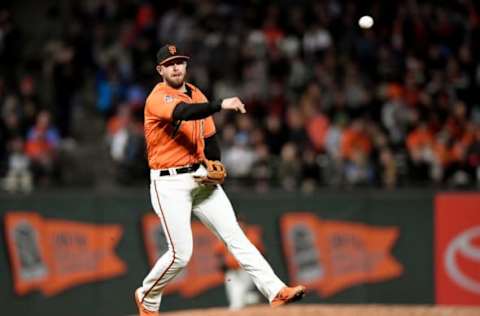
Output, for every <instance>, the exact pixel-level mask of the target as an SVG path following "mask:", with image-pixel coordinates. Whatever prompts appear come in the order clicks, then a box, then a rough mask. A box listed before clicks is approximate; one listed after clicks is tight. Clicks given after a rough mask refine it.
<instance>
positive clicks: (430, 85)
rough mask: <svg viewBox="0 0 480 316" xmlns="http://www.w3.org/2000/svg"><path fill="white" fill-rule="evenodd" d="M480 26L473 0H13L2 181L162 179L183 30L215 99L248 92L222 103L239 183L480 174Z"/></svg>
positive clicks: (4, 74) (219, 118)
mask: <svg viewBox="0 0 480 316" xmlns="http://www.w3.org/2000/svg"><path fill="white" fill-rule="evenodd" d="M2 3H3V2H2ZM433 3H434V4H435V5H433ZM360 4H361V6H360ZM14 7H15V10H13V8H14ZM12 12H15V15H14V14H13V13H12ZM362 15H371V16H372V17H373V18H374V22H375V23H374V25H373V27H372V28H369V29H362V28H360V27H359V26H358V23H357V21H358V19H359V17H360V16H362ZM479 39H480V3H479V2H475V1H473V0H449V1H434V0H432V1H415V0H407V1H399V2H398V1H380V0H377V1H374V0H372V1H361V2H358V1H347V0H325V1H307V0H305V1H302V0H297V1H292V0H282V1H256V0H249V1H240V0H237V1H234V0H232V1H215V0H208V1H188V0H184V1H145V0H144V1H142V0H95V1H48V0H45V1H40V2H35V1H30V2H28V3H25V4H22V1H17V2H13V1H10V2H9V1H6V3H4V4H2V5H0V178H1V179H2V182H1V184H2V188H3V189H4V190H7V191H23V192H29V191H31V190H33V189H36V188H39V187H50V186H92V185H93V186H112V185H113V186H116V185H132V184H140V183H141V184H145V183H148V173H147V171H148V170H147V164H146V160H145V149H144V139H143V125H142V119H143V106H144V100H145V98H146V96H147V95H148V93H149V92H150V90H151V89H152V87H153V86H154V85H155V84H156V83H157V82H158V80H159V77H158V75H157V74H156V72H155V53H156V51H157V50H158V48H159V47H161V46H162V45H164V44H167V43H175V44H176V45H177V46H178V47H180V48H181V49H182V50H184V51H186V52H187V53H188V54H189V55H190V56H191V60H190V62H189V65H188V71H189V81H190V82H192V83H194V84H195V85H197V86H198V87H200V88H201V89H202V91H204V93H205V94H206V95H207V97H208V98H209V99H212V100H213V99H219V98H224V97H229V96H239V97H240V98H241V99H242V100H243V101H244V103H245V104H246V106H247V110H248V114H247V115H231V114H229V113H227V112H220V113H218V114H216V115H215V122H216V127H217V135H218V136H219V138H220V142H221V148H222V160H223V162H224V163H225V165H226V167H227V170H228V173H229V181H228V183H227V185H229V186H230V187H239V188H241V187H249V188H255V190H257V191H265V190H269V189H271V188H283V189H286V190H302V191H306V192H310V191H314V190H315V189H316V188H319V187H338V188H351V187H365V186H371V187H384V188H389V189H391V188H396V187H407V186H431V187H449V188H451V187H462V188H475V187H478V185H479V184H480V93H479V92H478V91H479V87H480V58H479V57H480V40H479Z"/></svg>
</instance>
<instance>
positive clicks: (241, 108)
mask: <svg viewBox="0 0 480 316" xmlns="http://www.w3.org/2000/svg"><path fill="white" fill-rule="evenodd" d="M222 109H225V110H234V111H237V112H240V113H247V111H246V110H245V104H243V103H242V101H240V99H239V98H237V97H233V98H226V99H223V101H222Z"/></svg>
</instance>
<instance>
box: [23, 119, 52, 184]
mask: <svg viewBox="0 0 480 316" xmlns="http://www.w3.org/2000/svg"><path fill="white" fill-rule="evenodd" d="M59 146H60V134H59V132H58V130H57V128H56V127H55V126H53V125H52V123H51V114H50V112H48V111H47V110H42V111H40V112H39V113H38V116H37V120H36V123H35V125H34V126H32V127H31V128H30V130H29V131H28V133H27V139H26V144H25V152H26V154H27V156H28V158H29V159H30V160H31V163H32V170H33V175H34V179H35V181H36V182H39V183H41V184H50V183H51V181H52V180H53V178H54V176H56V175H57V176H58V170H56V163H57V158H58V149H59Z"/></svg>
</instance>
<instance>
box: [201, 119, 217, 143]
mask: <svg viewBox="0 0 480 316" xmlns="http://www.w3.org/2000/svg"><path fill="white" fill-rule="evenodd" d="M215 132H216V130H215V122H214V121H213V117H212V116H209V117H207V118H206V119H205V131H204V133H203V138H208V137H211V136H213V135H214V134H215Z"/></svg>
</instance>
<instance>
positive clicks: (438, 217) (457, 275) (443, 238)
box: [435, 193, 480, 305]
mask: <svg viewBox="0 0 480 316" xmlns="http://www.w3.org/2000/svg"><path fill="white" fill-rule="evenodd" d="M435 259H436V260H435V265H436V269H435V297H436V303H438V304H453V305H480V194H458V193H457V194H439V195H437V197H436V199H435Z"/></svg>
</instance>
